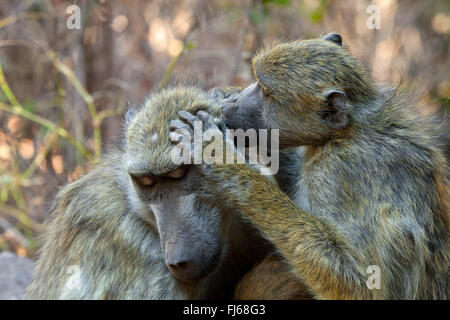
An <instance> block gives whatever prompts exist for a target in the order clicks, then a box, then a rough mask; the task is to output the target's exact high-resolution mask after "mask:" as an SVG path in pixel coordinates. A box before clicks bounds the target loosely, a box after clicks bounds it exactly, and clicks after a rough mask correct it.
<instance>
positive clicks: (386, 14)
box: [0, 0, 450, 256]
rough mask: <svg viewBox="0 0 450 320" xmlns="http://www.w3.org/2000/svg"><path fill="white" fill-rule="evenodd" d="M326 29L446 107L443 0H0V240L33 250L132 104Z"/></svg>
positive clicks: (448, 6)
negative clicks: (52, 211) (69, 186)
mask: <svg viewBox="0 0 450 320" xmlns="http://www.w3.org/2000/svg"><path fill="white" fill-rule="evenodd" d="M74 4H75V5H78V8H79V9H80V11H79V13H80V14H79V17H80V18H81V20H80V24H79V27H80V28H79V29H77V28H75V29H73V28H72V27H73V26H74V25H75V26H76V21H75V22H74V20H73V19H74V14H75V15H76V14H77V13H76V12H75V11H74V10H69V11H67V10H68V7H69V6H70V5H74ZM370 5H375V6H376V8H378V9H379V14H380V15H379V18H380V20H379V22H380V25H379V27H380V28H379V29H373V28H369V27H368V26H367V21H368V19H371V16H372V14H373V11H370V10H369V13H368V11H367V10H368V8H369V6H370ZM369 9H370V8H369ZM331 31H335V32H338V33H340V34H341V35H342V37H343V41H344V46H345V47H346V48H347V50H349V51H350V52H351V53H352V54H353V55H354V56H355V57H357V58H358V59H360V60H361V61H363V63H364V64H366V65H367V67H368V68H369V69H370V70H371V73H372V76H373V78H374V79H375V80H376V81H377V82H379V83H388V84H393V85H395V84H396V83H397V82H398V81H399V80H400V79H401V78H402V77H403V78H404V77H405V76H407V77H410V78H411V79H412V82H413V84H414V85H415V88H416V89H415V91H416V92H418V93H419V98H420V101H419V102H418V105H419V108H420V111H423V112H424V113H429V112H438V113H439V114H440V115H441V118H443V119H445V118H446V117H447V114H448V111H450V102H449V96H450V68H449V43H450V1H446V0H442V1H439V0H431V1H402V0H379V1H357V0H347V1H331V0H328V1H327V0H303V1H300V0H298V1H296V0H243V1H238V0H234V1H225V0H212V1H211V0H209V1H207V0H203V1H202V0H181V1H167V0H153V1H144V0H132V1H131V0H125V1H115V0H98V1H92V0H91V1H62V0H47V1H37V0H36V1H32V0H21V1H12V0H2V1H1V2H0V66H1V68H0V251H2V250H8V251H13V252H15V253H16V254H18V255H20V256H33V254H34V253H35V251H36V248H37V246H38V241H37V240H36V239H37V238H36V235H38V234H39V232H40V230H42V222H43V221H44V219H45V218H46V216H47V214H48V212H49V210H48V209H49V207H50V203H51V199H52V197H54V195H55V194H56V192H57V191H58V189H59V188H60V187H61V186H62V185H64V184H66V183H68V182H71V181H73V180H75V179H77V178H79V177H80V176H81V175H82V174H83V173H85V172H86V171H87V170H89V168H91V167H92V166H93V165H94V164H95V162H96V161H97V160H98V159H99V156H100V154H101V152H103V151H105V150H108V148H110V147H111V146H113V145H114V144H115V143H117V141H118V138H120V135H121V123H122V114H123V111H124V110H126V108H128V106H129V105H130V104H131V105H132V104H139V103H141V102H142V101H143V100H144V99H145V97H146V95H148V94H149V93H150V92H151V91H152V90H155V89H158V88H160V87H164V86H167V85H168V84H170V83H171V82H179V81H184V82H186V81H188V82H193V83H195V84H198V85H200V86H203V87H204V88H210V87H213V86H227V85H242V86H245V85H247V84H249V83H250V82H251V81H252V73H251V65H250V61H251V57H252V56H253V55H254V54H255V52H256V51H257V50H258V48H260V47H262V46H264V44H270V43H273V42H276V41H285V40H293V39H298V38H306V39H307V38H315V37H318V36H320V35H324V34H326V33H328V32H331ZM448 128H449V127H448V125H447V126H444V130H443V134H442V141H443V143H444V148H446V151H447V152H448V145H449V141H448V139H449V129H448Z"/></svg>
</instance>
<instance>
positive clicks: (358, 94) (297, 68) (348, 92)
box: [222, 34, 371, 147]
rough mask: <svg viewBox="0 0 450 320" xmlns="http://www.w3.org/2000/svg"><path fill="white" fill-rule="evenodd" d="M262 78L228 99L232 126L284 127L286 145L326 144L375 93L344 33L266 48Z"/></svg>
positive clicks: (257, 69)
mask: <svg viewBox="0 0 450 320" xmlns="http://www.w3.org/2000/svg"><path fill="white" fill-rule="evenodd" d="M253 71H254V75H255V79H256V82H254V83H252V84H251V85H250V86H248V87H247V88H246V89H244V90H243V91H242V92H241V93H240V94H239V95H238V96H237V97H232V98H230V99H226V100H224V102H223V104H222V111H223V114H224V116H225V118H226V124H227V126H228V127H229V128H232V129H237V128H243V129H245V128H266V129H279V130H280V146H281V147H290V146H298V145H308V144H320V143H322V142H324V141H325V140H327V139H328V138H329V137H330V136H331V135H333V134H336V133H337V132H338V131H339V130H342V129H344V128H346V127H347V126H348V124H349V122H350V119H349V114H351V111H352V104H353V103H355V102H358V101H361V100H363V99H365V98H367V96H369V95H370V94H371V85H370V78H369V76H368V74H367V72H366V71H365V69H364V67H363V65H362V64H361V63H360V62H358V61H357V60H356V59H354V58H353V57H352V56H351V55H350V54H349V53H348V52H347V51H346V50H344V49H343V48H342V47H341V38H340V36H339V35H336V34H330V35H328V36H325V37H324V38H322V39H314V40H305V41H293V42H289V43H283V44H278V45H275V46H272V47H270V48H266V49H264V50H262V51H261V52H259V53H258V54H257V55H256V56H255V57H254V58H253Z"/></svg>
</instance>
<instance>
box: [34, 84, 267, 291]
mask: <svg viewBox="0 0 450 320" xmlns="http://www.w3.org/2000/svg"><path fill="white" fill-rule="evenodd" d="M220 97H221V98H224V97H226V96H220ZM216 99H217V97H216ZM213 100H214V99H211V97H210V96H209V95H207V94H206V93H204V92H203V91H201V90H199V89H196V88H193V87H176V88H172V89H167V90H162V91H160V92H157V93H155V94H153V95H151V96H150V97H149V99H148V100H147V101H146V103H145V104H144V106H143V107H142V108H141V109H140V110H137V111H136V112H129V113H128V114H127V117H126V118H127V119H126V128H125V137H124V143H123V147H121V148H119V149H118V150H116V151H113V152H110V153H109V154H108V155H106V156H105V157H104V158H103V159H102V160H101V161H100V164H99V165H98V166H97V167H96V169H94V170H93V171H91V172H90V173H88V174H87V175H85V176H84V177H82V178H81V179H80V180H78V181H75V182H73V183H71V184H69V185H67V186H66V187H64V188H63V189H62V190H61V191H60V192H59V193H58V195H57V197H56V201H55V203H54V206H53V209H52V214H51V220H50V221H49V223H48V226H47V229H46V232H45V241H44V245H43V247H42V248H41V250H40V257H39V260H38V263H37V267H36V270H35V275H34V280H33V283H32V284H31V286H30V287H29V288H28V292H27V297H28V298H32V299H214V298H231V297H233V292H234V287H235V286H236V283H237V281H238V280H239V279H240V278H241V277H242V275H243V274H244V273H245V272H246V271H248V270H249V269H250V268H251V267H252V266H253V264H255V263H257V262H258V261H260V260H261V259H262V258H263V257H264V256H265V254H266V253H267V252H269V250H270V249H271V245H270V244H269V243H267V242H266V241H265V240H263V239H262V238H261V237H260V236H259V235H258V234H257V233H256V232H255V230H254V228H253V227H251V226H250V225H249V224H248V223H247V222H244V221H242V219H241V218H240V217H239V216H238V215H237V214H236V211H235V210H233V209H223V208H217V207H215V206H213V205H211V204H209V203H206V202H205V201H202V200H200V198H199V197H198V191H199V189H198V183H199V179H200V176H199V173H198V171H199V170H198V168H196V167H187V166H177V165H174V163H173V162H172V161H171V158H170V150H171V149H172V148H173V147H172V144H171V143H170V141H169V139H168V137H167V135H168V132H169V120H170V119H171V118H173V117H175V116H176V114H177V111H179V110H188V111H191V112H196V111H198V110H207V111H208V112H210V113H211V114H213V115H216V116H218V117H219V116H220V113H221V111H220V107H218V105H217V104H215V103H212V102H211V101H213Z"/></svg>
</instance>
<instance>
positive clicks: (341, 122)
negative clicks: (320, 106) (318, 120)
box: [322, 89, 348, 129]
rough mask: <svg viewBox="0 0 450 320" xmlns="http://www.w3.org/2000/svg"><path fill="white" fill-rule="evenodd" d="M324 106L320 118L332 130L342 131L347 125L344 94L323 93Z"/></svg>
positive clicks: (335, 92)
mask: <svg viewBox="0 0 450 320" xmlns="http://www.w3.org/2000/svg"><path fill="white" fill-rule="evenodd" d="M324 97H325V99H326V106H325V109H324V110H323V113H322V118H323V120H325V121H326V122H327V124H328V125H329V126H330V127H331V128H333V129H343V128H345V127H347V125H348V112H347V108H346V97H345V93H344V92H342V91H339V90H334V89H331V90H328V91H326V92H325V94H324Z"/></svg>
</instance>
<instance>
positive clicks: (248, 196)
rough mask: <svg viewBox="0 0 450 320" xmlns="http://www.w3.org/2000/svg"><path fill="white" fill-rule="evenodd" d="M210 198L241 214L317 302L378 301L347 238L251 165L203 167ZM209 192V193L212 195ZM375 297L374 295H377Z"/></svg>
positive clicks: (358, 257)
mask: <svg viewBox="0 0 450 320" xmlns="http://www.w3.org/2000/svg"><path fill="white" fill-rule="evenodd" d="M202 166H203V169H202V171H203V173H204V175H205V176H206V177H205V178H206V179H204V181H205V183H206V184H205V186H204V187H205V192H208V193H211V192H214V194H215V195H216V196H217V195H220V197H221V200H222V202H224V203H225V205H227V206H233V207H237V208H239V209H240V210H241V211H242V213H243V214H244V216H245V217H247V218H248V219H249V220H250V222H252V223H253V224H254V225H255V226H256V227H257V228H258V229H259V230H260V231H261V232H262V233H263V235H264V236H265V237H266V238H267V239H268V240H270V241H271V242H272V243H273V244H274V245H275V246H276V247H277V248H278V250H279V252H280V253H281V254H282V255H283V256H284V258H285V259H286V260H287V262H288V263H290V264H291V266H292V267H293V269H294V270H295V271H296V272H297V274H298V276H300V278H301V279H302V280H303V281H305V283H307V285H308V286H309V287H310V288H311V289H312V290H313V291H314V293H315V294H316V296H317V297H319V298H326V299H364V298H373V296H372V295H373V294H374V293H372V292H373V291H376V290H368V288H367V287H366V284H365V277H366V275H365V269H363V268H362V267H361V266H363V265H365V264H364V263H362V262H361V261H358V259H360V258H361V257H360V256H358V255H357V254H355V250H354V248H352V246H350V245H349V243H348V242H347V241H346V238H345V236H344V235H342V234H340V233H339V231H338V230H337V229H336V228H335V227H334V226H332V225H329V224H327V223H326V222H325V221H322V220H320V219H318V218H317V217H315V216H313V215H312V214H310V213H308V212H306V211H304V210H301V209H300V208H298V207H297V206H296V204H294V203H293V202H292V201H291V200H290V199H289V198H288V197H287V196H286V195H285V194H284V193H283V192H281V191H280V190H279V189H278V187H277V186H275V185H274V184H272V183H271V182H269V181H268V180H267V179H266V178H265V177H264V176H262V175H261V174H259V172H256V171H254V170H252V169H251V168H249V167H248V166H246V165H239V164H225V165H214V166H209V165H206V164H203V165H202ZM206 189H208V191H206ZM371 291H372V292H371Z"/></svg>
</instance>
